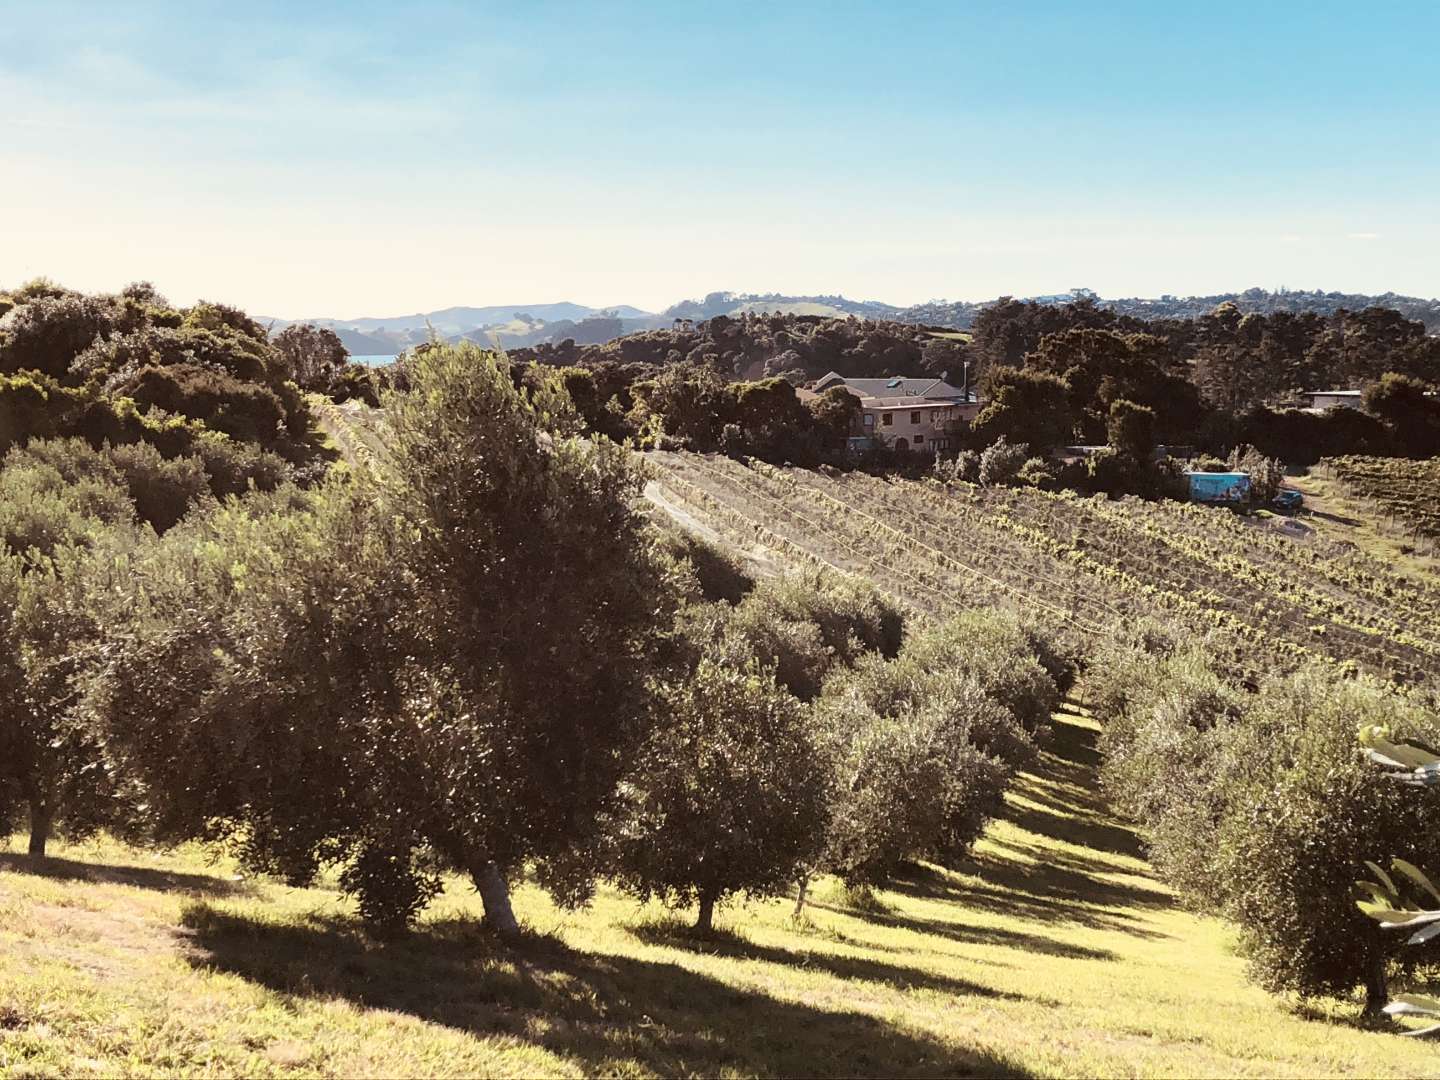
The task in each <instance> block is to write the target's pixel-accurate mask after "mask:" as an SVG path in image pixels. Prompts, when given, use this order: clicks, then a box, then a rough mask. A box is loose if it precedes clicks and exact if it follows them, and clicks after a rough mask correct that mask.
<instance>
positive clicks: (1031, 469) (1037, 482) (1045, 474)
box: [1015, 457, 1060, 491]
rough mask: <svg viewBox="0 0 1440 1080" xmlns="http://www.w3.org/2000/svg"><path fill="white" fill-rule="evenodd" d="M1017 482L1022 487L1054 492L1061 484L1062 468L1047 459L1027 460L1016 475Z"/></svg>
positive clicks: (1033, 458) (1034, 458)
mask: <svg viewBox="0 0 1440 1080" xmlns="http://www.w3.org/2000/svg"><path fill="white" fill-rule="evenodd" d="M1015 482H1016V483H1017V484H1019V485H1020V486H1021V487H1035V488H1042V489H1044V490H1046V491H1050V490H1053V489H1054V488H1055V487H1057V486H1058V485H1059V482H1060V468H1059V466H1058V465H1056V464H1055V463H1054V462H1053V461H1050V460H1048V459H1047V458H1040V457H1032V458H1027V459H1026V460H1025V464H1024V465H1022V466H1020V471H1019V472H1017V473H1016V474H1015Z"/></svg>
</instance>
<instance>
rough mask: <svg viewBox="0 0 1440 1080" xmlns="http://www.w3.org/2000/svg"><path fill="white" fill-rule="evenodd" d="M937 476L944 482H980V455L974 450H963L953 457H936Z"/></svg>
mask: <svg viewBox="0 0 1440 1080" xmlns="http://www.w3.org/2000/svg"><path fill="white" fill-rule="evenodd" d="M933 471H934V475H935V478H936V479H937V480H939V481H941V482H942V483H946V484H954V483H957V482H964V483H967V484H978V483H979V482H980V455H979V454H978V453H976V452H975V451H974V450H961V451H960V452H959V453H958V454H956V455H955V456H954V457H953V458H948V459H946V458H941V457H938V456H937V457H936V458H935V466H934V470H933Z"/></svg>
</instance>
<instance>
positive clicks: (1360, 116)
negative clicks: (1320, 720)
mask: <svg viewBox="0 0 1440 1080" xmlns="http://www.w3.org/2000/svg"><path fill="white" fill-rule="evenodd" d="M1436 30H1440V9H1436V8H1434V7H1432V6H1429V5H1420V4H1414V5H1389V6H1387V7H1386V8H1384V9H1383V10H1379V11H1376V10H1365V11H1360V10H1358V9H1354V8H1352V7H1349V6H1343V5H1329V6H1327V5H1315V4H1305V5H1300V4H1274V5H1248V6H1247V5H1238V4H1234V5H1208V6H1207V7H1206V9H1205V11H1204V12H1203V13H1198V12H1197V13H1194V14H1192V13H1188V12H1181V13H1179V14H1175V13H1172V12H1169V11H1165V10H1159V9H1155V8H1154V7H1153V6H1144V5H1118V4H1113V5H1107V6H1106V7H1105V9H1104V10H1103V11H1098V12H1096V11H1088V10H1080V9H1075V8H1072V7H1070V6H1068V5H1059V4H1029V5H1022V6H1017V5H1011V4H1005V5H995V4H977V5H973V6H966V7H958V6H952V5H930V4H914V5H909V6H907V7H906V8H904V9H903V10H897V9H895V8H894V7H893V6H888V5H861V4H843V5H838V6H836V5H827V6H825V7H823V8H821V7H804V6H795V7H787V8H785V9H783V10H779V11H776V10H774V9H773V8H768V7H764V6H747V5H730V6H727V7H725V8H722V9H708V10H705V11H686V10H679V11H676V10H672V9H670V8H668V7H664V6H659V5H653V4H651V5H640V4H632V5H621V6H607V7H606V8H605V9H604V10H603V11H601V10H599V9H591V8H580V9H569V8H565V7H560V6H551V5H543V6H536V7H529V8H527V9H525V10H523V11H520V10H514V9H511V8H508V7H503V6H486V5H454V4H437V3H428V4H421V5H417V6H411V7H406V8H404V9H397V8H392V7H388V6H383V5H373V6H372V5H352V4H345V5H339V4H315V5H310V6H307V7H306V8H305V9H304V10H303V11H298V12H297V11H292V10H290V9H289V8H288V7H287V6H284V5H278V4H270V5H263V4H261V5H246V6H245V8H244V9H243V10H240V9H233V10H232V9H223V10H217V9H213V8H211V9H200V8H197V7H193V6H191V5H178V4H177V5H152V6H148V7H146V8H144V9H143V10H136V9H132V8H119V9H110V8H103V7H92V6H89V5H80V4H65V3H45V4H43V5H42V4H38V3H34V4H31V3H22V4H17V5H11V6H9V7H7V11H6V18H5V20H4V22H3V24H0V95H3V96H4V98H5V100H6V101H7V109H6V111H5V113H4V115H3V117H0V147H3V148H0V166H3V167H0V198H3V200H4V203H5V205H6V206H7V208H9V212H8V214H7V221H6V230H5V235H4V238H3V241H0V285H6V284H12V285H13V284H16V283H18V282H20V281H22V280H25V279H27V278H30V277H33V276H37V275H45V276H49V277H52V278H55V279H56V280H59V281H61V282H64V283H65V284H68V285H71V286H74V287H77V288H81V289H90V290H99V289H107V290H113V289H116V288H118V287H120V286H121V285H123V284H125V283H126V282H128V281H132V280H135V279H137V278H144V279H148V280H151V281H153V282H154V283H155V284H156V285H157V287H159V288H160V289H161V290H162V291H163V292H165V293H166V294H167V295H169V296H170V297H171V298H172V299H174V300H176V301H177V302H182V303H184V302H190V301H193V300H194V299H196V298H199V297H206V298H212V299H220V300H225V301H227V302H231V303H235V304H238V305H241V306H243V307H245V308H246V309H248V310H251V311H254V312H257V313H263V314H266V315H271V316H275V317H279V318H287V319H288V318H299V317H330V318H337V319H349V318H359V317H363V316H366V315H370V314H372V313H374V314H376V315H384V316H388V315H391V314H396V313H405V312H415V311H430V310H435V309H438V308H443V307H447V306H452V305H466V306H468V305H492V304H495V303H508V302H510V298H515V297H518V298H521V299H522V300H524V301H525V302H526V303H538V302H554V301H559V300H571V301H573V302H576V303H581V304H586V305H591V301H592V300H594V301H598V303H596V304H594V305H591V306H603V305H605V304H633V305H635V306H638V307H641V308H645V309H647V310H657V311H658V310H661V309H662V308H664V307H665V306H666V305H668V304H671V303H674V302H675V301H677V300H680V299H684V298H690V297H699V296H701V295H703V294H705V293H706V292H709V291H713V290H715V289H718V288H724V287H730V288H735V289H737V291H739V290H744V291H754V292H779V293H788V294H834V293H839V294H843V295H845V296H847V297H851V298H853V299H879V300H884V301H886V302H888V303H892V304H897V305H908V304H913V303H918V302H923V301H926V300H930V299H936V298H944V299H952V300H958V299H964V300H983V299H989V298H993V297H995V296H998V295H1002V294H1010V295H1037V294H1052V293H1063V292H1065V291H1067V290H1069V289H1070V288H1072V287H1077V286H1083V287H1088V288H1091V289H1094V290H1096V291H1097V292H1099V293H1100V294H1101V295H1103V296H1107V297H1125V296H1158V295H1160V294H1162V293H1171V294H1175V295H1203V294H1212V293H1218V292H1226V291H1231V290H1236V289H1244V288H1247V287H1251V286H1260V287H1263V288H1279V287H1288V288H1292V289H1307V290H1308V289H1315V288H1319V289H1324V290H1327V291H1344V292H1364V293H1382V292H1387V291H1394V292H1398V293H1403V294H1408V295H1416V296H1424V297H1433V296H1436V295H1437V294H1440V281H1437V276H1440V275H1437V271H1436V269H1435V260H1434V258H1433V254H1432V253H1433V252H1434V251H1435V250H1436V248H1437V246H1440V243H1437V242H1440V215H1437V214H1436V213H1435V208H1434V197H1433V194H1432V193H1433V191H1435V190H1436V188H1437V181H1440V145H1437V141H1436V140H1435V139H1434V137H1433V134H1431V132H1433V125H1434V120H1435V114H1436V107H1437V105H1440V86H1437V84H1436V81H1435V80H1434V78H1433V76H1432V71H1431V66H1432V65H1431V60H1430V56H1429V51H1428V45H1427V42H1428V41H1429V40H1432V39H1433V37H1434V32H1435V31H1436Z"/></svg>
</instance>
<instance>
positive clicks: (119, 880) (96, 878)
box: [0, 852, 255, 896]
mask: <svg viewBox="0 0 1440 1080" xmlns="http://www.w3.org/2000/svg"><path fill="white" fill-rule="evenodd" d="M3 873H12V874H29V875H31V876H32V877H44V878H52V879H54V880H56V881H87V882H92V883H94V884H97V885H129V886H131V887H132V888H136V889H153V890H155V891H156V892H181V893H194V894H197V895H201V896H246V895H250V894H251V893H253V892H254V891H255V890H254V886H253V885H251V884H250V883H248V882H244V881H225V880H222V879H221V878H217V877H215V876H213V875H211V874H186V873H177V872H176V871H173V870H160V869H157V868H155V867H149V866H112V865H109V864H106V863H93V862H80V861H79V860H77V859H57V858H53V857H50V856H46V857H43V858H39V859H37V858H35V857H34V856H31V855H18V854H15V853H14V852H0V874H3Z"/></svg>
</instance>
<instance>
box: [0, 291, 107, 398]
mask: <svg viewBox="0 0 1440 1080" xmlns="http://www.w3.org/2000/svg"><path fill="white" fill-rule="evenodd" d="M114 325H115V312H114V309H113V308H112V307H111V305H110V304H108V303H107V302H106V301H105V300H104V299H103V298H101V297H92V296H81V295H79V294H78V293H66V294H62V295H58V296H37V297H34V298H33V299H29V300H27V301H26V302H25V303H22V304H20V305H19V306H17V307H14V308H12V309H11V310H10V311H9V312H7V313H6V314H5V316H4V317H3V318H0V373H3V374H12V373H15V372H19V371H38V372H41V373H42V374H45V375H50V376H52V377H54V378H57V379H63V378H64V377H65V376H66V374H67V373H68V372H69V370H70V363H71V361H73V360H74V359H75V357H76V356H77V355H78V354H79V353H80V352H82V351H83V350H84V349H85V348H86V347H87V346H89V345H90V343H91V342H93V341H94V340H95V339H96V338H97V337H101V336H104V335H105V334H107V333H109V331H110V330H111V329H112V328H113V327H114Z"/></svg>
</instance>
